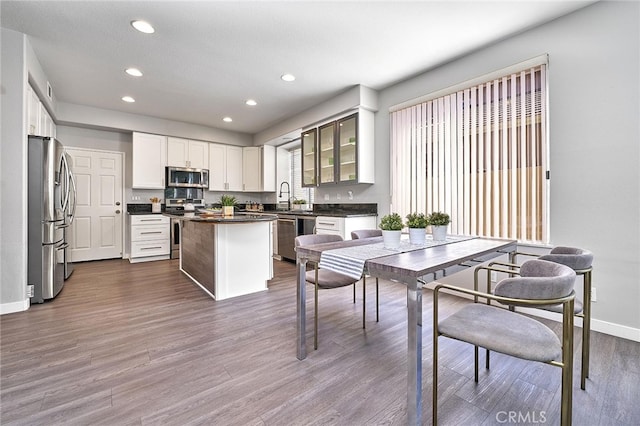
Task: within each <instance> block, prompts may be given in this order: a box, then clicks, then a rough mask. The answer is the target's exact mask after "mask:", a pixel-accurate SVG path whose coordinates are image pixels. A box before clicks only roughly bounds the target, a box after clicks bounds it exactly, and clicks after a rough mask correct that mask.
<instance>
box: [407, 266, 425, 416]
mask: <svg viewBox="0 0 640 426" xmlns="http://www.w3.org/2000/svg"><path fill="white" fill-rule="evenodd" d="M407 302H408V306H407V311H408V312H407V316H408V321H407V332H408V339H407V344H408V347H407V356H408V362H409V364H408V372H407V424H409V425H420V424H421V422H422V282H420V281H419V280H417V279H415V278H412V279H410V280H409V282H407Z"/></svg>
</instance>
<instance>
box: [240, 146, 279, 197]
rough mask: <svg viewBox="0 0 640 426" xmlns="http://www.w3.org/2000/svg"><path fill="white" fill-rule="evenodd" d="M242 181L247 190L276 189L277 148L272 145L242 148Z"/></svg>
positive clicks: (263, 190)
mask: <svg viewBox="0 0 640 426" xmlns="http://www.w3.org/2000/svg"><path fill="white" fill-rule="evenodd" d="M242 182H243V190H244V191H246V192H275V191H276V148H275V147H274V146H270V145H264V146H251V147H245V148H243V150H242Z"/></svg>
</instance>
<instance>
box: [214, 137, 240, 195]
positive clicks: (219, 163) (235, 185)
mask: <svg viewBox="0 0 640 426" xmlns="http://www.w3.org/2000/svg"><path fill="white" fill-rule="evenodd" d="M209 190H210V191H242V147H238V146H230V145H220V144H215V143H212V144H209Z"/></svg>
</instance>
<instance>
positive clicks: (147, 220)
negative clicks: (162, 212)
mask: <svg viewBox="0 0 640 426" xmlns="http://www.w3.org/2000/svg"><path fill="white" fill-rule="evenodd" d="M140 222H162V218H158V219H140Z"/></svg>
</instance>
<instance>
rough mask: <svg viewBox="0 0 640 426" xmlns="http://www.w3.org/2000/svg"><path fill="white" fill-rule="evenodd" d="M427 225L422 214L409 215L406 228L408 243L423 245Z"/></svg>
mask: <svg viewBox="0 0 640 426" xmlns="http://www.w3.org/2000/svg"><path fill="white" fill-rule="evenodd" d="M427 225H429V222H427V218H426V216H425V215H424V213H409V214H408V215H407V226H408V227H409V241H410V242H411V244H424V241H425V228H426V227H427Z"/></svg>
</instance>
